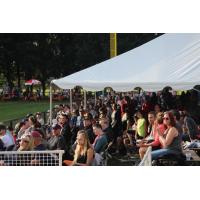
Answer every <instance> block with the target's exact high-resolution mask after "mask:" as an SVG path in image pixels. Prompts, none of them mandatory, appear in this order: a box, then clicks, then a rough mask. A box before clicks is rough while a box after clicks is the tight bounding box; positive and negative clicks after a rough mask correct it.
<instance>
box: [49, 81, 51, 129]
mask: <svg viewBox="0 0 200 200" xmlns="http://www.w3.org/2000/svg"><path fill="white" fill-rule="evenodd" d="M49 113H50V115H49V118H50V126H51V124H52V83H50V110H49Z"/></svg>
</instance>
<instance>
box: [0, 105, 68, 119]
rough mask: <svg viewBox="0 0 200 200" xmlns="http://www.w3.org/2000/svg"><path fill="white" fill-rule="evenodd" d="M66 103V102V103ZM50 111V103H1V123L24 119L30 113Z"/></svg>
mask: <svg viewBox="0 0 200 200" xmlns="http://www.w3.org/2000/svg"><path fill="white" fill-rule="evenodd" d="M60 103H63V102H56V103H53V104H60ZM65 103H66V102H65ZM47 110H49V101H41V102H23V101H12V102H11V101H9V102H0V122H4V121H8V120H12V119H17V118H23V117H24V116H26V115H27V114H28V113H35V112H38V111H39V112H44V111H47Z"/></svg>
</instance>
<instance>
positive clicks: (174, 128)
mask: <svg viewBox="0 0 200 200" xmlns="http://www.w3.org/2000/svg"><path fill="white" fill-rule="evenodd" d="M169 132H170V133H171V134H173V135H175V136H177V135H178V130H177V129H176V127H172V128H170V130H169Z"/></svg>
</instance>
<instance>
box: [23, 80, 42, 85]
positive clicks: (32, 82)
mask: <svg viewBox="0 0 200 200" xmlns="http://www.w3.org/2000/svg"><path fill="white" fill-rule="evenodd" d="M40 84H41V82H40V81H38V80H36V79H30V80H28V81H26V82H25V85H40Z"/></svg>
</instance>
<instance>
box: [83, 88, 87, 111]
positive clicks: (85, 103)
mask: <svg viewBox="0 0 200 200" xmlns="http://www.w3.org/2000/svg"><path fill="white" fill-rule="evenodd" d="M86 105H87V97H86V90H84V109H86Z"/></svg>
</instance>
